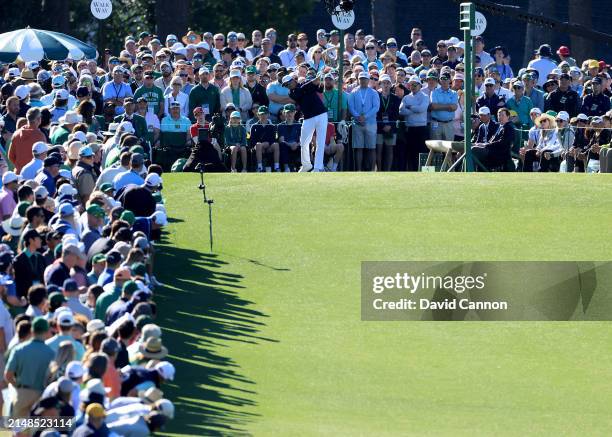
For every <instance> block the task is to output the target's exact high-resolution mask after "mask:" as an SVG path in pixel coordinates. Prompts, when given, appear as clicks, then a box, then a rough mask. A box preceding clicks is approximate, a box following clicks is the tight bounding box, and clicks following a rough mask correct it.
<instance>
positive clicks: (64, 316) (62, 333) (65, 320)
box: [45, 280, 85, 361]
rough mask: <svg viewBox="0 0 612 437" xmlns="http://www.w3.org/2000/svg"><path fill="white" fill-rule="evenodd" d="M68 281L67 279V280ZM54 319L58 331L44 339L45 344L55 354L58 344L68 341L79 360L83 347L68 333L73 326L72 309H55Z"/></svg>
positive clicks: (81, 356)
mask: <svg viewBox="0 0 612 437" xmlns="http://www.w3.org/2000/svg"><path fill="white" fill-rule="evenodd" d="M67 281H68V280H67ZM55 319H56V320H57V325H58V328H59V332H58V333H57V334H55V335H54V336H53V337H51V338H49V339H48V340H47V341H45V344H46V345H47V346H49V347H50V348H51V349H53V353H54V354H56V353H57V351H58V349H59V346H60V344H61V343H62V342H63V341H66V340H68V341H70V342H72V345H73V346H74V351H75V358H76V360H77V361H81V359H82V358H83V355H85V348H84V347H83V344H82V343H81V342H80V341H76V340H75V339H74V337H73V336H72V335H71V334H70V331H71V330H72V326H74V324H75V321H74V316H73V315H72V310H71V309H70V308H62V310H61V311H60V310H57V311H56V312H55Z"/></svg>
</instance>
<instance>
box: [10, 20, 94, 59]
mask: <svg viewBox="0 0 612 437" xmlns="http://www.w3.org/2000/svg"><path fill="white" fill-rule="evenodd" d="M97 55H98V53H97V51H96V48H95V47H93V46H90V45H88V44H85V43H84V42H82V41H79V40H78V39H76V38H73V37H71V36H68V35H64V34H63V33H59V32H51V31H48V30H39V29H30V28H29V27H28V28H26V29H20V30H14V31H12V32H7V33H3V34H0V61H2V62H14V61H15V60H16V59H17V57H19V58H20V59H21V60H23V61H25V62H29V61H41V60H43V59H48V60H52V61H63V60H64V59H66V58H70V59H74V60H79V59H83V58H86V59H95V58H96V57H97Z"/></svg>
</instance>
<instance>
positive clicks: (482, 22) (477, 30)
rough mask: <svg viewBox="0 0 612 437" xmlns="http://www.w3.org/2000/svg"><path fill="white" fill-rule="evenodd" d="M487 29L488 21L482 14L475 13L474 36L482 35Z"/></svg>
mask: <svg viewBox="0 0 612 437" xmlns="http://www.w3.org/2000/svg"><path fill="white" fill-rule="evenodd" d="M486 28H487V19H486V17H485V16H484V15H482V14H481V13H480V12H478V11H475V12H474V30H472V32H471V33H472V36H478V35H482V34H483V33H484V31H485V29H486Z"/></svg>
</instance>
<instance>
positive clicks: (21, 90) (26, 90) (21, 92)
mask: <svg viewBox="0 0 612 437" xmlns="http://www.w3.org/2000/svg"><path fill="white" fill-rule="evenodd" d="M14 93H15V95H16V96H17V97H19V100H23V99H25V98H26V97H28V96H29V95H30V87H29V86H27V85H19V86H18V87H17V88H15V91H14Z"/></svg>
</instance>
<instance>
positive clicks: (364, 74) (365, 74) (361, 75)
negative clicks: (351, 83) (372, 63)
mask: <svg viewBox="0 0 612 437" xmlns="http://www.w3.org/2000/svg"><path fill="white" fill-rule="evenodd" d="M358 78H359V79H369V78H370V75H369V74H368V72H367V71H362V72H360V73H359V76H358Z"/></svg>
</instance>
